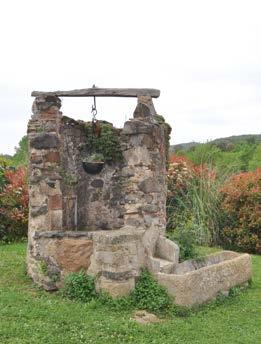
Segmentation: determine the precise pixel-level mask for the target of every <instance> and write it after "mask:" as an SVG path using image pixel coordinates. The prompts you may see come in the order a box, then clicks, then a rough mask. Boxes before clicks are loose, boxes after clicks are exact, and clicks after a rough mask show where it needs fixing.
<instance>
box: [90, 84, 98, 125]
mask: <svg viewBox="0 0 261 344" xmlns="http://www.w3.org/2000/svg"><path fill="white" fill-rule="evenodd" d="M95 87H96V86H95V85H93V86H92V88H95ZM91 113H92V121H93V122H96V115H97V108H96V97H95V96H94V97H93V105H92V111H91Z"/></svg>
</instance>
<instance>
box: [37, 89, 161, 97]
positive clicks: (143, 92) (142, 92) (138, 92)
mask: <svg viewBox="0 0 261 344" xmlns="http://www.w3.org/2000/svg"><path fill="white" fill-rule="evenodd" d="M31 95H32V97H39V96H58V97H93V96H95V97H138V96H150V97H152V98H158V97H159V95H160V90H156V89H154V88H98V87H92V88H84V89H81V90H72V91H54V92H40V91H33V92H32V94H31Z"/></svg>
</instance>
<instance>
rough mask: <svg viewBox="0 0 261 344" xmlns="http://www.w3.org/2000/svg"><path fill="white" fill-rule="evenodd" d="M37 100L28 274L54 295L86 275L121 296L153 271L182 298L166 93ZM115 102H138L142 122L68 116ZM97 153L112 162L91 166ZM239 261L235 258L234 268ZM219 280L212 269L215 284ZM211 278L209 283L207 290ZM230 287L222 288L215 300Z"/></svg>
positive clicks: (38, 95) (31, 128)
mask: <svg viewBox="0 0 261 344" xmlns="http://www.w3.org/2000/svg"><path fill="white" fill-rule="evenodd" d="M32 95H33V96H35V100H34V103H33V107H32V111H33V115H32V118H31V120H30V121H29V124H28V138H29V197H30V203H29V229H28V254H27V262H28V273H29V275H30V276H31V277H32V278H33V280H34V281H35V282H36V283H38V284H39V285H41V286H43V287H44V288H45V289H46V290H56V289H58V288H60V287H61V286H62V284H63V280H64V277H65V276H66V275H67V274H68V273H70V272H77V271H81V270H83V271H85V272H86V273H87V274H91V275H94V276H95V277H96V279H95V280H96V288H97V290H105V291H107V292H108V293H109V294H111V295H112V296H121V295H126V294H128V293H129V292H130V291H131V290H132V289H133V288H134V286H135V280H136V278H137V277H138V276H139V274H140V271H141V268H143V267H146V268H147V269H149V270H150V271H151V272H152V273H153V274H154V275H155V277H156V278H157V279H158V280H159V282H160V283H162V284H163V285H165V286H166V287H167V288H168V290H169V292H170V294H171V295H173V296H178V295H179V294H178V293H179V291H178V289H177V288H178V287H180V288H181V289H182V288H183V289H184V288H185V285H186V284H187V282H188V279H185V278H184V277H180V278H179V277H177V275H179V273H178V271H179V270H177V269H178V268H179V265H180V264H178V259H179V248H178V246H177V245H176V244H175V243H174V242H172V241H170V240H168V239H167V238H165V236H164V235H165V227H166V191H167V190H166V180H165V179H166V156H167V151H168V137H169V134H170V127H169V126H168V125H167V124H166V123H165V121H164V119H163V118H162V117H161V116H158V115H157V114H156V112H155V109H154V106H153V102H152V97H157V96H159V91H157V90H150V89H136V90H134V89H128V90H126V89H120V90H119V89H118V90H115V89H86V90H75V91H69V92H64V91H61V92H60V91H58V92H48V93H45V92H33V94H32ZM115 95H116V96H131V97H134V96H135V97H137V100H138V103H137V106H136V109H135V111H134V115H133V118H131V119H130V120H128V121H126V122H125V124H124V126H123V128H122V129H116V128H114V127H113V126H112V125H111V124H110V123H108V122H105V121H99V122H95V123H94V124H93V123H92V122H83V121H76V120H74V119H72V118H69V117H66V116H63V115H62V113H61V111H60V108H61V100H60V98H59V96H60V97H61V96H115ZM108 137H110V140H109V141H108ZM106 140H107V141H106ZM99 142H100V144H101V145H103V149H102V150H101V151H99V150H100V148H101V146H99ZM97 144H98V146H97ZM94 148H95V149H94ZM95 150H97V151H98V152H96V151H95ZM93 153H104V156H103V158H104V159H103V161H102V162H101V161H100V162H99V163H97V161H95V160H92V159H94V158H93V156H94V154H93ZM105 153H106V154H107V155H106V156H105ZM91 158H92V159H91ZM89 165H90V166H91V167H90V166H89ZM233 259H234V258H233ZM240 262H241V261H240V260H236V263H235V264H236V265H235V266H237V264H240ZM245 267H246V269H247V273H246V274H245V277H244V278H241V279H240V280H239V279H236V278H234V279H233V281H235V283H236V282H239V283H243V282H244V281H247V280H248V279H249V276H250V275H251V264H250V260H247V259H246V260H245ZM201 270H202V269H201ZM175 271H176V273H175ZM233 271H236V270H233ZM182 274H183V275H184V274H185V275H186V273H183V272H182ZM215 274H216V270H215V269H212V270H211V271H210V277H215ZM173 276H174V277H173ZM175 276H176V277H175ZM224 278H227V279H230V276H228V275H226V276H225V277H224ZM199 280H200V277H199V278H198V279H197V281H199ZM209 280H210V279H209V278H206V279H205V282H204V283H206V288H207V286H208V281H209ZM214 280H215V279H214ZM176 281H179V282H176ZM180 281H183V282H184V283H183V282H182V283H183V284H182V283H181V282H180ZM214 283H215V282H214ZM233 283H234V282H232V283H230V284H225V286H226V287H227V285H229V286H233ZM170 285H171V286H170ZM177 286H178V287H177ZM210 287H211V285H210ZM222 288H223V285H219V287H217V288H215V292H214V294H215V293H217V292H218V291H220V290H222ZM186 290H189V288H187V289H186ZM197 290H198V291H199V292H200V288H199V289H197ZM210 294H211V296H213V293H210ZM186 295H187V294H186ZM192 299H193V300H194V299H195V296H192ZM192 299H191V298H189V296H186V301H185V303H186V302H187V300H189V301H188V302H187V303H186V304H187V305H190V304H194V303H195V302H194V301H193V300H192ZM177 300H179V297H177ZM191 300H192V301H191ZM197 300H202V302H203V301H205V300H206V298H204V297H203V298H197ZM181 304H182V302H181Z"/></svg>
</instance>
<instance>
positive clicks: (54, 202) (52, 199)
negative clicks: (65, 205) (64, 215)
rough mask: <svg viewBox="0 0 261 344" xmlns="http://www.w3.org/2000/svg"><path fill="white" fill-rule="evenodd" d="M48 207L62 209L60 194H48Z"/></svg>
mask: <svg viewBox="0 0 261 344" xmlns="http://www.w3.org/2000/svg"><path fill="white" fill-rule="evenodd" d="M49 209H50V210H58V209H62V196H61V195H59V194H56V195H53V196H49Z"/></svg>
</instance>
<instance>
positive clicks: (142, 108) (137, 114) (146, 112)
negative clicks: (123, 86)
mask: <svg viewBox="0 0 261 344" xmlns="http://www.w3.org/2000/svg"><path fill="white" fill-rule="evenodd" d="M150 116H151V113H150V109H149V107H148V106H147V105H145V104H142V103H138V105H137V107H136V109H135V111H134V114H133V117H134V118H143V117H150Z"/></svg>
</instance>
